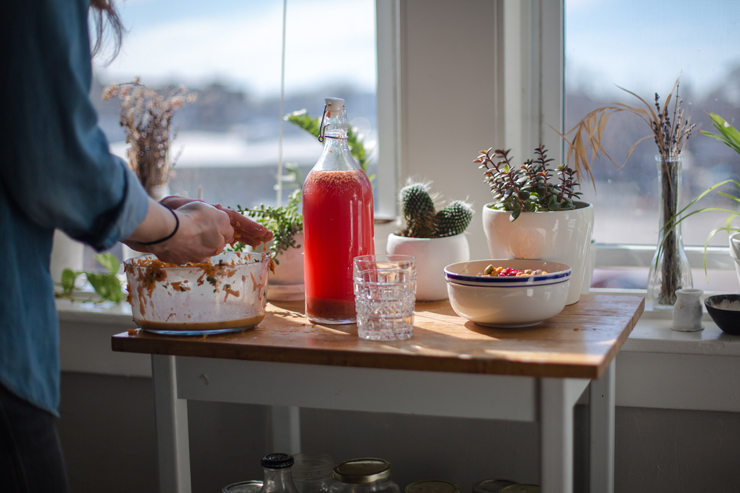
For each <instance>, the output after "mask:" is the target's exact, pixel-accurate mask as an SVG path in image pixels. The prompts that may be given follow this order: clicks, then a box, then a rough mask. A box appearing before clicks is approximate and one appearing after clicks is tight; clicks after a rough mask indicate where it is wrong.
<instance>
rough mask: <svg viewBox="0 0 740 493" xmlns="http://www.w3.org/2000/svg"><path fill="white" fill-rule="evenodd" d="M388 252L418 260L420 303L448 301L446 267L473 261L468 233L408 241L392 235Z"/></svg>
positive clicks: (389, 238) (417, 292) (417, 283)
mask: <svg viewBox="0 0 740 493" xmlns="http://www.w3.org/2000/svg"><path fill="white" fill-rule="evenodd" d="M386 252H388V253H389V254H397V255H413V256H414V257H416V299H417V301H434V300H444V299H447V281H446V280H445V272H444V269H445V267H447V266H448V265H450V264H454V263H456V262H467V261H468V260H470V247H469V245H468V240H467V238H466V237H465V234H459V235H455V236H448V237H446V238H407V237H404V236H398V235H395V234H390V235H388V243H387V245H386Z"/></svg>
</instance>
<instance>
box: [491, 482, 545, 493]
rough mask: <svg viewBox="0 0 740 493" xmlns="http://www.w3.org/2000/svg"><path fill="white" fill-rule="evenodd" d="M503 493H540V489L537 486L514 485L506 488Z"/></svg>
mask: <svg viewBox="0 0 740 493" xmlns="http://www.w3.org/2000/svg"><path fill="white" fill-rule="evenodd" d="M501 493H540V487H539V486H538V485H536V484H513V485H511V486H506V487H504V489H502V490H501Z"/></svg>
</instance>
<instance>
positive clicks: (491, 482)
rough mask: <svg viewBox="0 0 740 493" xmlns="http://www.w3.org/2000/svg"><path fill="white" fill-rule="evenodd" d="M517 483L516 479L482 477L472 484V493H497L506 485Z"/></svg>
mask: <svg viewBox="0 0 740 493" xmlns="http://www.w3.org/2000/svg"><path fill="white" fill-rule="evenodd" d="M513 484H517V483H516V481H509V480H508V479H484V480H482V481H478V482H477V483H475V484H474V485H473V493H499V492H500V491H501V490H502V489H504V488H506V487H507V486H511V485H513Z"/></svg>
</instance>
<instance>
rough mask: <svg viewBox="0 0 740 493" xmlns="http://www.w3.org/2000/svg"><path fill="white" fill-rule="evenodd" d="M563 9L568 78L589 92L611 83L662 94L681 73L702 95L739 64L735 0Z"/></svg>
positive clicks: (628, 1)
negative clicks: (564, 11) (564, 10)
mask: <svg viewBox="0 0 740 493" xmlns="http://www.w3.org/2000/svg"><path fill="white" fill-rule="evenodd" d="M565 9H566V13H565V19H566V26H565V30H566V47H565V58H566V71H567V72H566V81H567V83H569V84H577V85H578V86H579V87H581V88H583V89H585V90H586V91H588V92H589V93H591V94H593V95H602V94H604V93H605V92H606V93H608V94H615V93H616V92H617V91H618V89H616V88H615V87H614V86H615V85H619V86H622V87H625V88H627V89H630V90H633V91H635V92H639V93H641V94H643V93H644V94H647V95H650V94H652V93H654V92H655V91H659V92H660V91H661V90H662V91H664V92H665V93H666V94H667V93H668V91H669V90H670V88H671V86H672V85H673V82H674V81H675V80H676V78H677V77H678V76H679V75H681V83H682V85H683V86H684V87H689V86H691V88H692V90H694V91H696V92H697V93H700V94H705V93H706V92H708V91H709V90H711V89H713V88H715V87H716V86H718V85H720V84H721V83H722V80H723V77H724V76H725V75H726V74H727V73H728V71H729V69H730V68H731V67H733V66H738V65H740V49H739V48H738V47H740V1H738V0H619V1H617V0H565ZM568 76H570V77H568ZM661 88H664V89H661Z"/></svg>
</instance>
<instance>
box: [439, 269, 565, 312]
mask: <svg viewBox="0 0 740 493" xmlns="http://www.w3.org/2000/svg"><path fill="white" fill-rule="evenodd" d="M489 264H492V265H494V266H496V267H498V266H501V267H504V268H506V267H511V268H514V269H517V270H525V269H532V270H534V269H539V270H543V271H545V272H547V274H540V275H536V276H527V277H489V276H479V274H482V273H483V271H484V270H485V268H486V266H488V265H489ZM570 278H571V269H570V267H569V266H567V265H565V264H561V263H558V262H548V261H544V260H521V259H517V260H473V261H470V262H459V263H457V264H451V265H448V266H447V267H445V279H446V280H447V292H448V294H449V298H450V304H451V305H452V309H453V310H455V313H457V314H458V315H460V316H461V317H464V318H467V319H468V320H470V321H471V322H475V323H476V324H478V325H484V326H487V327H528V326H530V325H536V324H538V323H540V322H542V321H543V320H547V319H548V318H551V317H554V316H555V315H557V314H558V313H560V312H561V311H562V310H563V307H565V302H566V300H567V299H568V287H569V282H570Z"/></svg>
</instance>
